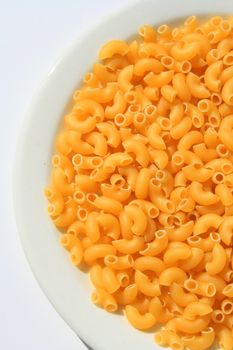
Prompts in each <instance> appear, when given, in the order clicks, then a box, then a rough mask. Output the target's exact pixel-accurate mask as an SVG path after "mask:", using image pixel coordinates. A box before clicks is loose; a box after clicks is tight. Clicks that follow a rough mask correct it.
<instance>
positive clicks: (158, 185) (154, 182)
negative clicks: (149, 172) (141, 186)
mask: <svg viewBox="0 0 233 350" xmlns="http://www.w3.org/2000/svg"><path fill="white" fill-rule="evenodd" d="M150 183H151V185H153V187H155V188H158V189H160V188H161V182H160V181H158V179H157V178H154V177H153V178H152V179H150Z"/></svg>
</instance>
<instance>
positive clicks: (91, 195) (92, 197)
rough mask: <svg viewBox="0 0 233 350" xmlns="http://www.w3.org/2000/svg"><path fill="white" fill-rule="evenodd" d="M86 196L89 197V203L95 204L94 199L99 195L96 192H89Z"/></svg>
mask: <svg viewBox="0 0 233 350" xmlns="http://www.w3.org/2000/svg"><path fill="white" fill-rule="evenodd" d="M86 197H87V201H88V202H89V203H91V204H93V203H94V201H95V200H96V198H97V197H98V196H97V194H95V193H88V194H87V195H86Z"/></svg>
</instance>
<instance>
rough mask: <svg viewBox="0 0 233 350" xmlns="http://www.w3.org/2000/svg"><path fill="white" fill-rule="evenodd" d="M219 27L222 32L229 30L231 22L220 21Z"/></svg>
mask: <svg viewBox="0 0 233 350" xmlns="http://www.w3.org/2000/svg"><path fill="white" fill-rule="evenodd" d="M220 28H221V29H222V30H223V31H224V32H229V31H230V30H231V24H230V23H229V22H228V21H222V22H221V24H220Z"/></svg>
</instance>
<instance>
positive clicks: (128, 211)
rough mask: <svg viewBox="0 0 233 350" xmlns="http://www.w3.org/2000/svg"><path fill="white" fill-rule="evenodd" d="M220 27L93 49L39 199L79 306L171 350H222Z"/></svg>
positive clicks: (223, 65)
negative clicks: (86, 286)
mask: <svg viewBox="0 0 233 350" xmlns="http://www.w3.org/2000/svg"><path fill="white" fill-rule="evenodd" d="M232 18H233V17H230V18H229V20H224V19H223V18H222V17H220V16H214V17H212V18H211V19H210V20H208V21H205V22H204V23H201V22H200V23H198V19H197V18H196V17H195V16H191V17H189V18H188V19H187V20H186V21H185V22H184V25H183V26H180V27H177V28H174V29H171V28H170V27H169V26H167V25H162V26H160V27H159V28H158V29H155V28H154V27H152V26H150V25H144V26H142V27H140V29H139V31H138V33H139V35H140V41H137V40H134V41H132V42H131V43H128V42H126V41H123V40H111V41H109V42H108V43H106V44H105V45H104V46H103V47H102V48H101V49H100V52H99V59H100V60H101V62H98V63H95V64H94V65H93V71H91V72H88V73H86V74H85V76H84V78H83V84H84V85H83V87H82V88H79V89H78V90H76V91H75V93H74V95H73V104H72V106H71V109H70V111H69V112H68V113H67V115H66V116H65V117H64V121H65V123H64V127H63V130H61V131H60V132H59V134H58V136H57V137H56V140H55V148H56V153H55V155H54V156H53V157H52V167H53V169H52V172H51V185H50V186H49V187H46V188H45V190H44V194H45V196H46V198H47V200H48V202H49V206H48V210H47V211H48V214H49V215H50V217H51V219H52V220H53V222H54V224H55V225H56V227H57V228H58V229H60V230H61V232H62V234H61V237H60V244H61V245H62V246H63V247H64V248H65V249H66V250H67V251H68V253H69V257H70V260H71V262H72V263H73V264H74V265H75V266H79V265H81V264H85V265H87V266H88V267H89V268H90V279H91V282H92V284H93V285H94V287H95V290H94V292H93V293H92V296H91V298H92V301H93V303H95V304H97V305H99V306H101V307H102V308H104V309H105V310H106V311H108V312H116V311H117V310H118V308H123V310H124V314H125V316H126V318H127V319H128V321H129V323H130V324H131V325H132V326H134V327H135V328H137V329H140V330H153V327H154V326H155V325H157V324H163V325H164V328H163V329H162V330H160V331H158V332H157V333H156V335H155V341H156V342H157V343H159V344H160V345H162V346H170V347H171V348H172V349H175V350H183V349H185V348H189V349H191V350H205V349H208V348H210V347H211V346H212V344H213V343H214V340H215V339H218V341H219V345H220V346H221V348H222V349H225V350H231V349H232V347H233V333H232V325H233V316H232V313H233V301H232V298H233V283H232V278H233V250H232V244H233V44H232V41H233V39H232V38H233V37H232V26H233V19H232Z"/></svg>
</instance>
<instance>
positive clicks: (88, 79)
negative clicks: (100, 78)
mask: <svg viewBox="0 0 233 350" xmlns="http://www.w3.org/2000/svg"><path fill="white" fill-rule="evenodd" d="M93 77H94V75H93V73H91V72H89V73H86V74H85V76H84V78H83V82H84V83H86V84H87V83H89V82H91V81H92V79H93Z"/></svg>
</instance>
